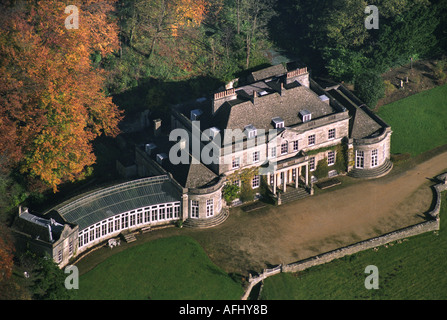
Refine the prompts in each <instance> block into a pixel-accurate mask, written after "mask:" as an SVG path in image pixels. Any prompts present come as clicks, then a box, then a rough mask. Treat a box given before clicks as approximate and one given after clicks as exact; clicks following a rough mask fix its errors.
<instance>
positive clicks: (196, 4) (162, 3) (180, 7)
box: [121, 0, 207, 58]
mask: <svg viewBox="0 0 447 320" xmlns="http://www.w3.org/2000/svg"><path fill="white" fill-rule="evenodd" d="M123 6H124V8H123V9H122V10H121V13H122V14H123V16H124V17H123V18H124V19H125V21H124V22H123V34H124V35H125V36H126V38H127V41H128V42H129V44H130V45H131V46H134V45H136V44H135V42H136V43H139V42H141V39H144V38H148V39H150V44H149V46H146V45H145V44H143V46H141V45H136V46H137V47H144V48H147V47H148V50H147V55H148V57H149V58H150V57H152V55H153V53H154V52H155V48H156V46H157V44H158V43H159V41H162V40H166V39H169V38H171V37H178V36H179V35H182V34H183V32H185V29H187V28H188V27H194V26H198V25H200V24H201V23H202V21H203V20H204V19H205V14H206V10H207V2H206V1H205V0H128V1H124V3H123ZM135 40H137V41H135ZM138 40H139V41H138Z"/></svg>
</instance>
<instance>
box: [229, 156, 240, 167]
mask: <svg viewBox="0 0 447 320" xmlns="http://www.w3.org/2000/svg"><path fill="white" fill-rule="evenodd" d="M240 166H241V162H240V158H234V159H233V160H232V162H231V168H232V169H238V168H239V167H240Z"/></svg>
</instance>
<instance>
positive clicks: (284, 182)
mask: <svg viewBox="0 0 447 320" xmlns="http://www.w3.org/2000/svg"><path fill="white" fill-rule="evenodd" d="M283 177H284V179H283V182H282V184H283V186H284V192H286V185H287V171H284V173H283Z"/></svg>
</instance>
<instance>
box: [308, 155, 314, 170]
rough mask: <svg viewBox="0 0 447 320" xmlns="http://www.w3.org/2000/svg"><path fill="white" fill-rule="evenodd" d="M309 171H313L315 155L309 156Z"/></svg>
mask: <svg viewBox="0 0 447 320" xmlns="http://www.w3.org/2000/svg"><path fill="white" fill-rule="evenodd" d="M309 171H315V157H311V158H309Z"/></svg>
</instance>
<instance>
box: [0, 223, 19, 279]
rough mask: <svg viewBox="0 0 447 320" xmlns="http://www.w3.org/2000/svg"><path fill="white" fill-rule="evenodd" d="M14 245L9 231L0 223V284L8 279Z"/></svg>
mask: <svg viewBox="0 0 447 320" xmlns="http://www.w3.org/2000/svg"><path fill="white" fill-rule="evenodd" d="M14 251H15V249H14V245H13V242H12V237H11V234H10V232H9V230H8V229H7V228H6V227H5V226H4V225H3V224H1V223H0V282H2V281H4V280H6V279H9V277H11V275H12V268H13V266H14V260H13V259H14Z"/></svg>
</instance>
